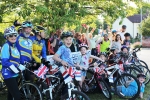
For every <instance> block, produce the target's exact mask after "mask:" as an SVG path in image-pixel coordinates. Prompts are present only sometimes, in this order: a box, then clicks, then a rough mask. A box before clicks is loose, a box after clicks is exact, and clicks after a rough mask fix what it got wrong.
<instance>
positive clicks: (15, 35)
mask: <svg viewBox="0 0 150 100" xmlns="http://www.w3.org/2000/svg"><path fill="white" fill-rule="evenodd" d="M13 36H14V37H17V34H10V35H8V37H10V38H12V37H13Z"/></svg>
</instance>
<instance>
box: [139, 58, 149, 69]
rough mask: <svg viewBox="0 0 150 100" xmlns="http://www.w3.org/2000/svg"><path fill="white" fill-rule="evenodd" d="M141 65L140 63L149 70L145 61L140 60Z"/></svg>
mask: <svg viewBox="0 0 150 100" xmlns="http://www.w3.org/2000/svg"><path fill="white" fill-rule="evenodd" d="M139 63H140V64H141V65H143V66H145V67H147V68H148V65H147V63H146V62H144V61H143V60H139Z"/></svg>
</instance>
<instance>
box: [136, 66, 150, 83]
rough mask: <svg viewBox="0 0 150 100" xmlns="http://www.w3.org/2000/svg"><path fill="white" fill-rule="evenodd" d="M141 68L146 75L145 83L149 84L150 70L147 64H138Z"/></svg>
mask: <svg viewBox="0 0 150 100" xmlns="http://www.w3.org/2000/svg"><path fill="white" fill-rule="evenodd" d="M136 67H137V68H138V69H139V70H141V71H142V73H143V74H144V75H146V80H145V82H144V84H145V85H146V84H148V83H149V82H150V70H149V69H148V68H147V67H146V66H142V65H138V66H136Z"/></svg>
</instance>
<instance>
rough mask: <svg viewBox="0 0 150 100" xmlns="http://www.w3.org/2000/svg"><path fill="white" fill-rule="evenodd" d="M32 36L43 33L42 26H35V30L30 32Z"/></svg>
mask: <svg viewBox="0 0 150 100" xmlns="http://www.w3.org/2000/svg"><path fill="white" fill-rule="evenodd" d="M32 31H33V33H34V34H37V33H39V32H44V31H45V28H44V27H42V26H36V27H35V29H33V30H32Z"/></svg>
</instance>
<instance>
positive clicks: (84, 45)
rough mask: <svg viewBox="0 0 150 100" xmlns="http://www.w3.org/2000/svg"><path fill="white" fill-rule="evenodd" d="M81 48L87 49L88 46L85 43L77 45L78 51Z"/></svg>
mask: <svg viewBox="0 0 150 100" xmlns="http://www.w3.org/2000/svg"><path fill="white" fill-rule="evenodd" d="M82 47H85V48H86V49H88V45H87V44H85V43H81V44H79V49H81V48H82Z"/></svg>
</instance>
